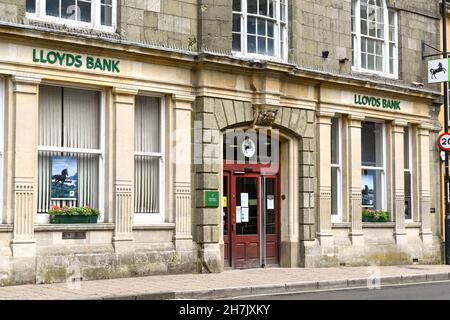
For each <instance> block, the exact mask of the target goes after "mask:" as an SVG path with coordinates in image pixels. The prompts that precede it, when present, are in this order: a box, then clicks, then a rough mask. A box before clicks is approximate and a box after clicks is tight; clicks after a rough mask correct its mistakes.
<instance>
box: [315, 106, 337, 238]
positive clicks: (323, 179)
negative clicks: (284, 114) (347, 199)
mask: <svg viewBox="0 0 450 320" xmlns="http://www.w3.org/2000/svg"><path fill="white" fill-rule="evenodd" d="M333 116H334V114H333V113H325V112H318V114H317V118H318V126H317V136H318V141H319V146H318V148H319V152H318V153H317V160H318V161H317V163H318V168H317V181H318V189H319V192H318V193H319V201H318V203H317V210H318V219H319V221H318V230H317V237H318V239H319V241H320V244H321V246H326V247H331V246H333V233H332V232H331V150H330V137H331V117H333Z"/></svg>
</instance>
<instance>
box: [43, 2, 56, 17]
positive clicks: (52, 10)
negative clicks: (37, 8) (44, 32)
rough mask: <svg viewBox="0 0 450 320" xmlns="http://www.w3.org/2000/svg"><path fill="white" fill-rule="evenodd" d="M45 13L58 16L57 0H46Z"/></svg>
mask: <svg viewBox="0 0 450 320" xmlns="http://www.w3.org/2000/svg"><path fill="white" fill-rule="evenodd" d="M45 13H46V15H48V16H53V17H59V0H47V1H46V3H45Z"/></svg>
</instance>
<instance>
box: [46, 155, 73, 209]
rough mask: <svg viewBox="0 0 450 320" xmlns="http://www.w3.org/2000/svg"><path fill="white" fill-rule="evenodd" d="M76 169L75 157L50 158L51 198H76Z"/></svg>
mask: <svg viewBox="0 0 450 320" xmlns="http://www.w3.org/2000/svg"><path fill="white" fill-rule="evenodd" d="M77 190H78V170H77V158H76V157H53V158H52V184H51V198H52V200H76V199H77Z"/></svg>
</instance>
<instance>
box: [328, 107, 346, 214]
mask: <svg viewBox="0 0 450 320" xmlns="http://www.w3.org/2000/svg"><path fill="white" fill-rule="evenodd" d="M333 118H335V119H337V126H338V128H337V130H338V135H339V137H338V138H337V142H338V147H337V152H338V162H339V163H338V164H334V163H332V162H331V161H330V163H331V168H337V169H338V170H337V182H336V184H337V190H336V196H337V204H338V212H337V214H331V222H334V223H338V222H342V211H343V203H342V198H343V197H342V117H341V116H340V115H336V116H334V117H333ZM331 126H332V125H331ZM331 134H333V131H331ZM331 159H332V157H331ZM330 173H331V172H330ZM331 186H332V187H333V181H331ZM331 192H333V190H332V191H331ZM331 208H333V204H331Z"/></svg>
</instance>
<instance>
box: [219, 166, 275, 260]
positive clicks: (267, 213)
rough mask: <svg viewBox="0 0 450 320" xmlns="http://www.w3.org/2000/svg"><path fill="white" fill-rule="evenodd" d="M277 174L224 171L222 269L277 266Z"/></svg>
mask: <svg viewBox="0 0 450 320" xmlns="http://www.w3.org/2000/svg"><path fill="white" fill-rule="evenodd" d="M278 182H279V181H278V175H273V176H270V175H269V176H267V175H261V174H259V173H254V172H251V173H249V172H242V171H224V175H223V189H224V190H223V226H224V230H223V231H224V232H223V234H224V262H225V267H233V268H257V267H265V266H267V265H278V263H279V257H278V256H279V243H280V241H279V233H280V232H279V216H280V215H279V211H280V210H279V200H278V199H279V186H278Z"/></svg>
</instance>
